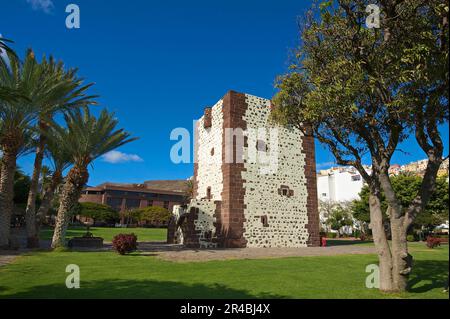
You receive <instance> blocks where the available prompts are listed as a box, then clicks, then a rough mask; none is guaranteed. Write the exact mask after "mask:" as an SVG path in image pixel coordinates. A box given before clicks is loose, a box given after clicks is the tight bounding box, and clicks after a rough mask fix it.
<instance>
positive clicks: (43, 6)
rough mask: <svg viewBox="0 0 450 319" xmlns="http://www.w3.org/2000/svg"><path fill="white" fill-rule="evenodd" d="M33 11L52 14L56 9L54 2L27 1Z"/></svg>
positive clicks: (50, 0)
mask: <svg viewBox="0 0 450 319" xmlns="http://www.w3.org/2000/svg"><path fill="white" fill-rule="evenodd" d="M27 2H28V3H29V4H31V7H32V8H33V10H42V11H44V12H45V13H50V12H51V11H52V9H53V7H54V4H53V1H52V0H27Z"/></svg>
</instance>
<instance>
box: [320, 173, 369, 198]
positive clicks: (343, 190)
mask: <svg viewBox="0 0 450 319" xmlns="http://www.w3.org/2000/svg"><path fill="white" fill-rule="evenodd" d="M352 177H353V179H352ZM355 178H359V180H354V179H355ZM363 185H364V182H363V179H362V177H361V175H359V173H356V174H353V173H350V172H333V173H331V174H330V175H325V176H318V177H317V193H318V197H319V199H320V200H323V201H333V202H345V201H351V200H354V199H358V198H359V192H360V191H361V189H362V187H363Z"/></svg>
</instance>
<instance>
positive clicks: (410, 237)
mask: <svg viewBox="0 0 450 319" xmlns="http://www.w3.org/2000/svg"><path fill="white" fill-rule="evenodd" d="M406 240H407V241H416V238H415V237H414V235H408V236H406Z"/></svg>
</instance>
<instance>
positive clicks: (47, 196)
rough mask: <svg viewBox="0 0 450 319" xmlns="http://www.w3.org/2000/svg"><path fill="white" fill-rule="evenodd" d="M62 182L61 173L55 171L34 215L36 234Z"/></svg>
mask: <svg viewBox="0 0 450 319" xmlns="http://www.w3.org/2000/svg"><path fill="white" fill-rule="evenodd" d="M61 181H62V173H61V172H60V171H55V172H54V173H53V176H52V181H51V182H50V185H48V187H47V188H46V189H45V192H44V196H43V197H42V202H41V206H40V207H39V209H38V212H37V214H36V234H39V233H40V230H41V225H42V222H43V221H44V218H45V216H47V214H48V211H49V209H50V205H51V203H52V201H53V198H54V196H55V191H56V188H57V187H58V185H59V184H60V183H61Z"/></svg>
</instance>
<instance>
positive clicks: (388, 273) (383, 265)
mask: <svg viewBox="0 0 450 319" xmlns="http://www.w3.org/2000/svg"><path fill="white" fill-rule="evenodd" d="M369 209H370V224H369V228H370V229H371V230H372V235H373V241H374V244H375V248H376V251H377V254H378V261H379V267H380V290H381V291H384V292H391V291H393V278H392V255H391V250H390V248H389V243H388V241H387V238H386V233H385V231H384V226H383V214H382V211H381V201H380V197H379V192H375V194H373V193H372V192H371V194H370V195H369Z"/></svg>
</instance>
